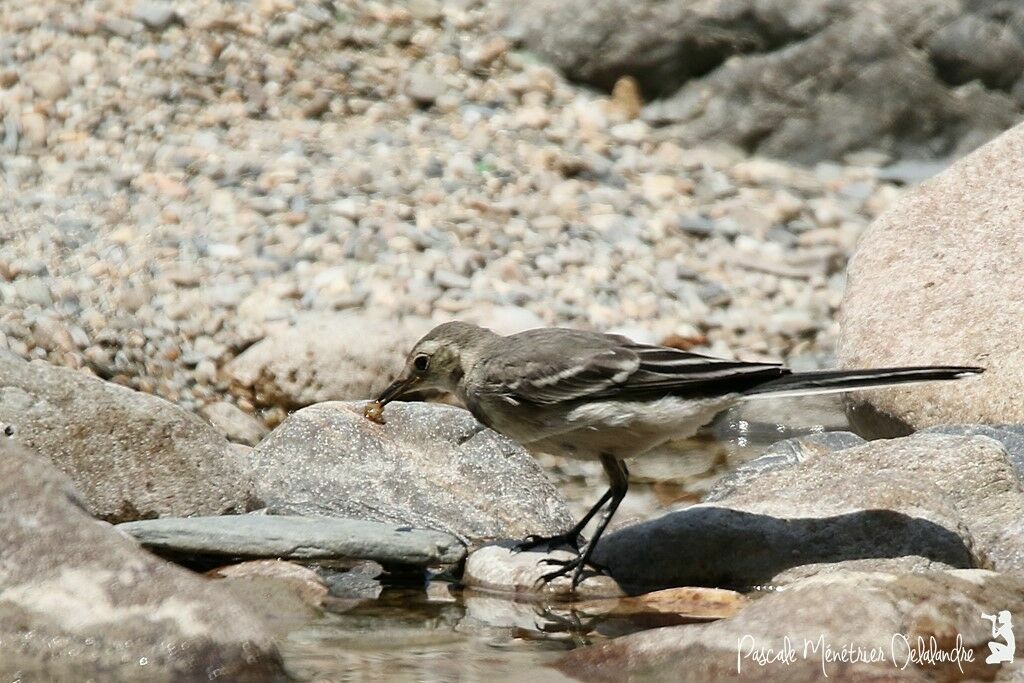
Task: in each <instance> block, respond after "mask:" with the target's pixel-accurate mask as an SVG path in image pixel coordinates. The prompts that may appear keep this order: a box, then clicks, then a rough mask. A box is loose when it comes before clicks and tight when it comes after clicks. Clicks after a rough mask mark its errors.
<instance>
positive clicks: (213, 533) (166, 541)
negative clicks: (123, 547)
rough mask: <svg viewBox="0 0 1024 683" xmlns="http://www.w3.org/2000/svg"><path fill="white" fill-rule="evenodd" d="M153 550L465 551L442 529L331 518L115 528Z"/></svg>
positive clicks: (234, 553) (289, 553)
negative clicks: (425, 528)
mask: <svg viewBox="0 0 1024 683" xmlns="http://www.w3.org/2000/svg"><path fill="white" fill-rule="evenodd" d="M117 528H118V529H121V530H122V531H125V532H127V533H129V534H131V535H132V536H134V537H135V538H136V540H138V541H139V542H140V543H141V544H142V545H144V546H146V547H147V548H149V549H151V550H153V551H154V552H157V553H170V554H183V555H226V556H229V557H282V558H286V559H287V558H291V559H304V560H312V559H320V560H329V559H336V560H343V559H348V560H363V559H365V560H377V561H378V562H393V563H399V564H411V565H436V564H453V563H456V562H458V561H460V560H461V559H462V558H463V557H464V556H465V554H466V551H465V548H464V547H463V546H462V544H461V543H460V542H459V541H458V539H456V538H454V537H453V536H451V535H449V534H446V533H443V532H440V531H427V530H424V529H410V528H408V527H396V526H395V525H394V524H384V523H381V522H367V521H365V520H356V519H338V518H334V517H278V516H276V515H229V516H225V517H187V518H164V519H149V520H142V521H139V522H128V523H126V524H120V525H118V527H117Z"/></svg>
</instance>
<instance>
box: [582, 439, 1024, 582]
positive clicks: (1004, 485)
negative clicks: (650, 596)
mask: <svg viewBox="0 0 1024 683" xmlns="http://www.w3.org/2000/svg"><path fill="white" fill-rule="evenodd" d="M769 457H772V458H775V457H778V456H769ZM783 457H784V459H783V460H782V461H781V462H776V463H774V464H775V466H774V467H771V466H769V467H766V466H764V465H763V464H762V465H755V466H754V471H757V472H758V476H757V477H739V478H738V479H737V480H735V481H733V482H727V483H725V484H723V486H722V487H721V488H720V489H719V490H718V491H717V492H715V493H713V494H712V496H711V501H710V502H707V503H703V504H701V505H697V506H694V507H690V508H687V509H685V510H681V511H678V512H672V513H669V514H668V515H665V516H663V517H661V518H658V519H654V520H651V521H649V522H644V523H642V524H637V525H635V526H631V527H627V528H625V529H622V530H619V531H617V532H615V533H613V534H610V535H609V536H607V537H605V538H604V539H602V542H601V544H600V545H599V546H598V548H597V550H596V552H595V559H597V561H598V562H600V563H602V564H604V565H605V566H607V567H608V568H609V570H610V573H611V575H612V576H613V577H615V578H616V579H617V580H618V581H619V583H620V584H622V585H623V586H626V587H627V588H632V587H633V586H645V587H649V588H661V587H668V586H685V585H710V586H731V587H738V586H756V585H763V584H768V583H775V584H781V583H786V582H789V581H792V580H794V579H797V578H800V577H803V576H809V575H814V574H820V573H828V572H835V571H842V570H844V569H849V568H851V567H853V568H856V569H858V570H868V571H875V570H885V571H889V570H900V571H903V570H908V571H920V570H923V569H928V568H934V567H939V568H944V567H956V568H966V567H978V566H980V567H987V568H994V569H998V570H1001V571H1009V570H1016V569H1018V568H1020V567H1022V566H1024V554H1022V543H1021V538H1024V537H1022V536H1021V535H1020V533H1019V531H1020V519H1021V518H1022V513H1024V494H1022V492H1021V488H1020V484H1019V483H1018V480H1017V477H1016V473H1015V470H1014V467H1013V464H1012V462H1011V460H1010V458H1009V456H1008V455H1007V453H1006V451H1005V450H1004V449H1003V448H1002V446H1001V445H1000V444H999V443H998V442H995V441H992V440H991V439H987V438H983V437H954V436H940V435H935V434H920V435H915V436H911V437H907V438H905V439H897V440H893V441H877V442H871V443H867V444H865V445H862V446H856V447H852V448H845V449H843V450H840V451H829V450H823V451H819V452H817V453H806V454H804V455H802V456H801V457H800V458H794V457H792V456H783ZM794 460H795V462H794ZM755 462H756V461H755ZM768 464H769V465H771V464H773V463H772V461H769V463H768ZM681 548H685V549H686V550H685V552H680V549H681Z"/></svg>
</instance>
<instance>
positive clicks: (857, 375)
mask: <svg viewBox="0 0 1024 683" xmlns="http://www.w3.org/2000/svg"><path fill="white" fill-rule="evenodd" d="M984 371H985V369H984V368H974V367H966V366H965V367H960V366H950V365H926V366H921V367H910V368H872V369H868V370H818V371H813V372H795V373H793V374H791V375H783V376H782V377H779V378H777V379H773V380H769V381H767V382H765V383H764V384H759V385H757V386H756V387H753V388H752V389H748V390H747V391H746V392H744V393H745V395H746V397H747V398H751V399H754V398H768V397H775V396H808V395H811V394H832V393H838V392H842V391H857V390H859V389H876V388H878V387H888V386H894V385H897V384H916V383H919V382H935V381H942V380H950V379H961V378H963V377H970V376H972V375H978V374H980V373H982V372H984Z"/></svg>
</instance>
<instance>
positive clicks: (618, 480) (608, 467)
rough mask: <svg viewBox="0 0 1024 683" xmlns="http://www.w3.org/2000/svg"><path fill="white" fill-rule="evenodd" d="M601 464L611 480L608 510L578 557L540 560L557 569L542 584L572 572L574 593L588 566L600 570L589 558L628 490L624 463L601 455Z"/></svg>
mask: <svg viewBox="0 0 1024 683" xmlns="http://www.w3.org/2000/svg"><path fill="white" fill-rule="evenodd" d="M601 464H602V465H603V466H604V471H605V472H606V473H607V474H608V479H609V480H611V488H609V489H608V493H609V494H611V495H610V496H609V497H610V500H611V502H610V503H609V504H608V509H607V510H605V511H604V514H603V515H601V521H600V522H598V523H597V529H595V530H594V535H593V536H592V537H591V539H590V541H589V542H588V543H587V545H586V547H585V548H584V549H583V552H582V553H581V554H580V555H578V556H577V557H574V558H573V559H571V560H556V559H555V558H545V559H543V560H541V562H542V563H544V564H549V565H555V566H558V569H556V570H555V571H553V572H550V573H548V574H545V575H544V576H542V577H541V578H540V580H541V581H542V582H544V583H549V582H551V581H552V580H554V579H556V578H558V577H559V576H566V575H568V574H569V573H570V572H572V589H573V591H575V590H576V586H578V585H579V584H580V582H581V581H583V578H584V577H583V573H584V571H585V570H586V568H587V566H588V565H589V566H590V567H591V568H592V569H596V570H597V571H600V570H601V568H600V567H597V566H595V565H593V564H592V563H591V561H590V556H591V555H593V554H594V549H595V548H596V547H597V542H598V541H599V540H600V539H601V534H603V533H604V530H605V529H606V528H607V527H608V523H609V522H611V521H612V517H613V516H614V515H615V511H616V510H618V509H619V504H620V503H621V502H622V499H623V498H625V497H626V492H627V491H628V490H629V470H627V469H626V463H624V462H623V461H621V460H619V459H618V458H616V457H615V456H612V455H604V454H602V455H601Z"/></svg>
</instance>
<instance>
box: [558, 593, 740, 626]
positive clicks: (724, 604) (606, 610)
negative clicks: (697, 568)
mask: <svg viewBox="0 0 1024 683" xmlns="http://www.w3.org/2000/svg"><path fill="white" fill-rule="evenodd" d="M748 601H749V598H747V597H746V596H744V595H742V594H741V593H737V592H735V591H730V590H723V589H721V588H692V587H685V588H668V589H665V590H661V591H654V592H652V593H644V594H643V595H637V596H632V597H625V598H611V599H604V600H582V601H579V602H576V603H575V604H574V605H573V609H575V610H576V611H577V612H579V613H581V614H584V615H587V616H592V617H625V618H628V619H629V620H630V621H632V622H633V623H636V624H639V625H643V626H645V627H647V628H655V627H658V626H672V625H677V624H685V623H691V622H695V621H707V620H712V619H724V618H726V617H731V616H734V615H735V614H736V613H737V612H739V611H740V610H741V609H743V608H744V607H745V606H746V605H747V603H748Z"/></svg>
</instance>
